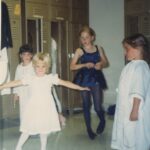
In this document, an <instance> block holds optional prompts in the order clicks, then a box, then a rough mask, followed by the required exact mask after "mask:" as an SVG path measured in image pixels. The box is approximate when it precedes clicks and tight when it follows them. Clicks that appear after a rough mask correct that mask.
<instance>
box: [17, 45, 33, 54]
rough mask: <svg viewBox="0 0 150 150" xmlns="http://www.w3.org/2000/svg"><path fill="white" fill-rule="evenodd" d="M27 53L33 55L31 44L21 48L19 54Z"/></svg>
mask: <svg viewBox="0 0 150 150" xmlns="http://www.w3.org/2000/svg"><path fill="white" fill-rule="evenodd" d="M25 52H29V53H31V54H33V49H32V47H31V46H30V45H29V44H24V45H22V46H21V47H20V48H19V54H22V53H25Z"/></svg>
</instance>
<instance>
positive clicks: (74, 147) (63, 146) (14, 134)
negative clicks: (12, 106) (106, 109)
mask: <svg viewBox="0 0 150 150" xmlns="http://www.w3.org/2000/svg"><path fill="white" fill-rule="evenodd" d="M112 123H113V120H112V119H111V118H109V117H108V116H107V124H106V129H105V131H104V133H103V134H102V135H100V136H97V137H96V139H95V140H90V139H89V138H88V136H87V133H86V130H85V125H84V120H83V116H82V114H74V115H71V116H70V117H68V118H67V125H66V127H65V128H64V129H63V130H62V131H61V132H59V133H53V134H51V135H49V138H48V145H47V150H111V148H110V141H111V132H112V131H111V130H112ZM92 124H93V129H94V130H96V127H97V124H98V120H97V117H96V116H95V115H93V116H92ZM19 135H20V133H19V127H18V126H15V127H14V126H13V127H10V126H9V127H6V128H5V129H0V138H1V139H0V144H1V149H0V150H15V146H16V143H17V141H18V138H19ZM23 150H40V139H39V137H38V136H34V137H30V138H29V139H28V141H27V142H26V143H25V145H24V147H23Z"/></svg>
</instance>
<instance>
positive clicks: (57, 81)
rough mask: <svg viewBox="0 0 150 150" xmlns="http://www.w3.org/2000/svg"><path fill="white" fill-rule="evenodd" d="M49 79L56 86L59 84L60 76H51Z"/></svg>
mask: <svg viewBox="0 0 150 150" xmlns="http://www.w3.org/2000/svg"><path fill="white" fill-rule="evenodd" d="M49 79H50V82H51V83H52V84H55V85H58V84H59V78H58V74H50V75H49Z"/></svg>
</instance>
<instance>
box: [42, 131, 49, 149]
mask: <svg viewBox="0 0 150 150" xmlns="http://www.w3.org/2000/svg"><path fill="white" fill-rule="evenodd" d="M47 136H48V135H47V134H40V140H41V150H46V145H47Z"/></svg>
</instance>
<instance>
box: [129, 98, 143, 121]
mask: <svg viewBox="0 0 150 150" xmlns="http://www.w3.org/2000/svg"><path fill="white" fill-rule="evenodd" d="M140 103H141V100H140V99H138V98H136V97H135V98H134V100H133V107H132V111H131V114H130V120H131V121H136V120H138V112H139V106H140Z"/></svg>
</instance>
